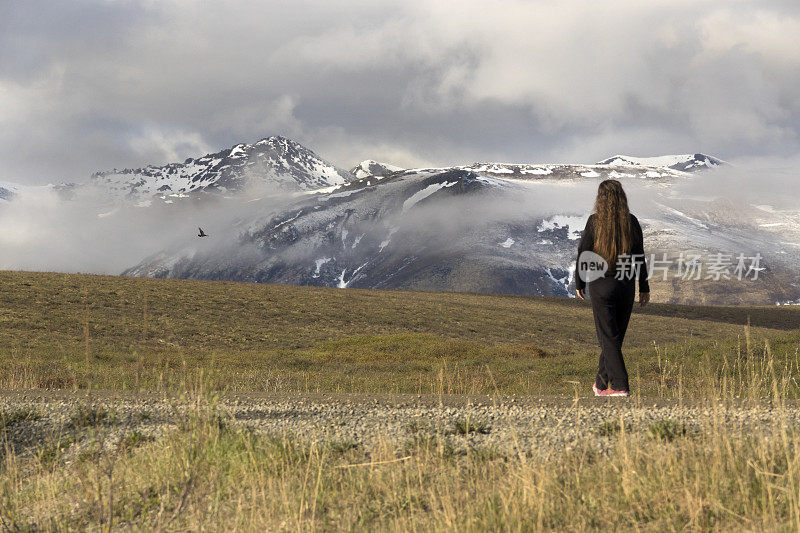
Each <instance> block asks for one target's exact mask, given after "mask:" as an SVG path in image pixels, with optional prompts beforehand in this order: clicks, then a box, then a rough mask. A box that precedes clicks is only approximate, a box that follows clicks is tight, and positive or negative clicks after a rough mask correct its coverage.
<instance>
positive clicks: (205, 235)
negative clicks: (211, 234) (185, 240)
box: [197, 227, 208, 237]
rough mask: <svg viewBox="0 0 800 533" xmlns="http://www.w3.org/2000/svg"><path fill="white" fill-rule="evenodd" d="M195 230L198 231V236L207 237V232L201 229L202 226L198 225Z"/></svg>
mask: <svg viewBox="0 0 800 533" xmlns="http://www.w3.org/2000/svg"><path fill="white" fill-rule="evenodd" d="M197 230H198V231H199V232H200V233H198V234H197V236H198V237H208V234H206V232H204V231H203V228H199V227H198V228H197Z"/></svg>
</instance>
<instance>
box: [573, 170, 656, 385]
mask: <svg viewBox="0 0 800 533" xmlns="http://www.w3.org/2000/svg"><path fill="white" fill-rule="evenodd" d="M595 254H596V255H595ZM575 271H576V273H577V275H576V277H575V288H576V291H577V293H578V297H579V298H580V299H582V300H583V299H584V298H585V292H586V288H587V285H588V293H589V299H590V301H591V303H592V313H593V314H594V325H595V329H596V330H597V339H598V340H599V341H600V350H601V351H600V365H599V369H598V371H597V377H596V378H595V382H594V385H593V386H592V390H593V391H594V394H595V396H627V395H628V392H629V390H630V387H629V386H628V372H627V370H626V369H625V361H624V360H623V359H622V341H623V340H624V338H625V331H626V330H627V329H628V321H629V319H630V317H631V311H632V310H633V300H634V296H635V293H636V280H638V281H639V305H641V306H644V305H647V302H649V301H650V286H649V284H648V281H647V263H646V262H645V259H644V239H643V237H642V227H641V226H640V225H639V221H638V220H637V219H636V217H635V216H633V215H632V214H631V212H630V211H629V210H628V199H627V197H626V196H625V191H624V190H623V189H622V184H621V183H620V182H619V181H617V180H605V181H603V182H602V183H600V187H599V188H598V190H597V199H596V200H595V203H594V213H593V214H592V215H590V216H589V220H587V221H586V228H585V229H584V230H583V235H582V236H581V241H580V244H579V245H578V261H577V263H576V269H575Z"/></svg>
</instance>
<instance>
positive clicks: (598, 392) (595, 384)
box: [592, 383, 605, 396]
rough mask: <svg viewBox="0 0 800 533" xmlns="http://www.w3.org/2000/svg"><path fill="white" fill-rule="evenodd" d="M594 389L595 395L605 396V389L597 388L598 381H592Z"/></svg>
mask: <svg viewBox="0 0 800 533" xmlns="http://www.w3.org/2000/svg"><path fill="white" fill-rule="evenodd" d="M592 391H593V392H594V395H595V396H604V394H603V393H604V392H605V391H604V390H600V389H598V388H597V383H592Z"/></svg>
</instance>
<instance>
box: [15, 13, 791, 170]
mask: <svg viewBox="0 0 800 533" xmlns="http://www.w3.org/2000/svg"><path fill="white" fill-rule="evenodd" d="M11 9H12V11H13V13H12V15H14V16H12V17H11V19H12V20H13V21H14V24H11V23H9V24H7V27H6V28H4V29H3V32H1V33H0V49H2V50H3V51H4V55H3V56H2V57H0V94H1V95H2V97H3V98H2V100H0V160H2V161H3V162H4V169H3V172H5V174H2V175H0V179H2V178H6V179H11V178H13V179H26V180H28V181H31V182H34V181H39V182H42V181H52V180H54V179H59V178H73V179H74V178H80V177H82V176H87V175H88V174H89V173H91V172H92V171H94V170H99V169H104V168H108V167H123V166H141V165H144V164H148V163H165V162H167V160H168V159H170V158H173V157H177V158H178V159H181V158H184V157H186V156H189V155H200V154H199V153H190V152H192V151H193V150H197V151H201V152H202V151H203V150H217V149H221V148H223V147H226V146H230V145H233V144H235V143H237V142H242V141H252V140H255V139H258V138H261V137H263V136H266V135H271V134H284V135H287V136H290V137H293V138H296V139H297V140H298V141H300V142H303V143H306V144H308V145H309V147H311V148H312V149H314V150H316V151H317V152H319V153H320V155H322V156H323V157H327V158H329V159H331V160H333V161H334V162H335V163H337V164H339V165H341V166H349V165H352V164H355V163H356V162H358V161H360V160H361V159H364V158H384V159H389V158H391V157H395V158H396V159H395V160H394V161H392V160H389V161H388V162H394V163H397V164H400V165H403V166H416V165H420V166H424V165H430V164H448V163H455V162H458V161H459V160H464V161H468V162H471V161H475V160H507V161H526V160H527V161H530V160H537V161H544V160H548V159H559V160H564V159H566V158H576V159H579V160H582V161H591V160H594V159H598V158H601V157H604V156H606V155H608V154H609V153H616V152H623V151H625V152H634V153H637V154H641V155H651V154H657V153H666V152H676V151H684V152H685V151H695V150H697V151H707V152H712V153H715V154H717V155H720V156H722V157H725V158H731V157H734V156H736V155H791V154H794V153H797V152H798V151H800V141H799V140H798V133H799V132H800V92H798V91H797V90H796V87H797V86H798V84H800V68H798V67H799V66H800V46H798V38H797V37H796V36H797V35H800V13H798V10H797V9H796V8H793V7H792V5H791V4H788V3H784V4H781V3H778V2H756V1H737V2H725V3H720V2H712V1H702V2H695V1H692V2H690V1H688V0H671V1H653V2H641V1H638V0H636V1H634V0H614V1H608V2H601V3H598V2H590V1H588V0H567V1H563V2H557V3H556V2H545V1H516V0H503V1H498V2H493V3H491V4H488V3H486V2H484V1H477V0H465V1H462V2H458V3H452V2H430V1H423V0H405V1H402V2H363V1H356V0H348V1H342V2H335V3H327V2H320V1H313V0H305V1H298V2H294V3H292V4H286V5H284V6H282V7H281V8H280V9H276V8H275V7H274V5H273V4H270V3H261V4H259V3H255V4H238V3H230V2H215V3H211V4H209V3H202V4H201V3H187V2H180V1H174V2H158V3H145V4H129V3H106V2H99V3H97V4H91V3H87V4H83V3H81V4H72V3H64V4H59V5H56V6H50V7H49V8H48V9H51V10H54V11H53V14H52V18H53V19H54V20H64V21H69V24H61V25H58V26H54V27H49V26H45V27H42V24H41V23H40V22H37V21H38V20H39V19H37V18H36V17H35V16H32V15H30V16H28V15H26V10H31V12H32V13H33V12H35V11H36V10H37V9H41V6H37V5H36V3H35V2H32V3H30V4H29V3H18V4H15V5H14V6H13V7H12V8H11ZM26 21H27V22H26ZM90 28H94V29H95V30H94V31H88V29H90ZM2 67H6V68H2ZM149 158H154V160H150V159H149Z"/></svg>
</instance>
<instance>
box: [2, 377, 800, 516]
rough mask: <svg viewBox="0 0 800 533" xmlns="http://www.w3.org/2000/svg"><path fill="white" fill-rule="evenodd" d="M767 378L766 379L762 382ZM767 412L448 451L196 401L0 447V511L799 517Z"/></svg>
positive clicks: (786, 435) (776, 429)
mask: <svg viewBox="0 0 800 533" xmlns="http://www.w3.org/2000/svg"><path fill="white" fill-rule="evenodd" d="M774 388H775V389H776V390H777V389H778V388H779V387H778V386H776V387H774ZM775 400H776V404H777V409H776V410H775V418H774V420H773V421H771V422H768V423H766V424H764V426H763V427H762V428H761V430H760V431H759V432H755V433H753V434H751V435H742V434H741V433H739V432H732V431H729V430H726V429H725V424H723V423H721V422H722V418H723V410H722V409H713V408H712V409H711V412H710V413H709V414H708V415H707V416H705V417H704V418H703V419H702V420H701V423H700V425H699V426H698V427H697V428H696V429H694V430H693V431H692V432H686V431H683V430H682V429H681V428H680V426H679V425H677V424H674V423H672V422H669V421H664V422H662V423H658V424H654V425H653V427H651V428H649V430H648V431H641V430H639V431H633V430H632V429H631V428H628V427H626V426H625V424H624V423H622V422H621V423H620V424H619V425H617V426H615V428H614V431H612V432H609V433H608V434H607V435H606V436H605V438H607V439H609V440H610V442H611V447H610V450H609V451H607V452H605V453H598V452H597V451H596V448H595V447H594V446H592V442H591V439H592V438H594V437H593V436H587V439H586V441H585V442H584V443H582V444H580V445H578V446H576V447H574V448H571V449H566V450H565V449H552V450H549V452H548V453H541V450H537V449H531V450H521V452H520V453H519V454H516V455H511V456H508V455H502V454H499V453H494V452H492V451H491V450H489V451H486V450H483V451H468V452H466V453H465V454H458V453H453V450H451V449H448V448H447V447H445V446H442V445H441V444H440V443H439V442H438V440H437V439H436V438H435V437H433V438H416V439H413V440H412V441H410V443H409V444H408V445H407V446H404V447H397V446H392V445H389V444H386V443H380V442H379V443H378V445H377V447H376V448H375V449H370V450H364V449H361V448H360V447H358V446H353V445H350V444H348V443H341V442H336V441H325V440H323V441H312V442H309V441H307V440H304V439H303V438H302V437H300V436H293V435H284V436H281V437H268V436H263V435H259V434H255V433H253V432H251V431H249V430H246V429H240V428H233V427H230V426H229V425H227V424H224V423H220V421H219V418H218V417H219V415H218V411H217V410H215V409H214V403H213V400H212V401H211V402H205V401H196V402H194V404H195V408H194V410H193V411H192V412H191V413H190V414H189V416H188V418H187V419H186V423H184V424H181V425H180V426H179V428H178V429H176V430H175V431H174V432H172V433H170V434H168V435H167V436H166V437H164V438H161V439H156V440H153V439H148V438H143V437H141V436H136V435H133V434H132V435H130V436H128V437H127V438H125V439H123V440H122V441H120V442H119V443H117V444H111V445H109V443H108V442H106V441H105V438H106V437H105V436H104V434H103V432H102V431H103V430H102V426H101V429H99V430H98V431H97V432H96V433H93V436H92V437H91V438H90V439H89V441H88V442H89V444H88V446H86V447H85V448H84V451H83V452H82V453H81V454H80V455H79V456H78V457H77V458H72V459H71V460H70V461H66V460H64V459H63V457H62V454H63V451H64V450H65V449H66V448H68V447H69V446H70V444H71V443H70V442H69V441H67V442H62V441H59V442H57V443H56V445H54V446H56V447H55V448H52V446H51V448H52V449H48V450H47V451H46V452H43V453H41V454H39V455H38V456H37V455H33V456H30V455H29V456H14V455H9V456H8V457H7V459H6V461H5V462H4V463H3V464H2V467H1V468H2V470H1V471H0V523H1V524H2V525H3V527H5V528H7V529H11V530H16V529H22V530H27V529H30V530H42V529H45V530H67V529H84V528H91V529H105V528H111V527H117V528H133V529H136V530H139V529H147V530H187V529H212V530H269V531H298V530H299V531H312V530H323V531H324V530H344V531H352V530H357V531H373V530H396V531H408V530H425V531H428V530H443V531H444V530H447V531H507V530H513V531H533V530H577V531H581V530H599V529H614V530H617V529H619V528H636V529H642V530H647V531H664V530H684V529H688V530H712V529H713V530H731V529H737V530H739V529H744V530H796V529H797V528H798V527H800V453H799V452H800V432H799V431H798V428H796V427H793V426H791V425H789V424H787V423H786V420H785V418H784V414H785V411H784V407H782V405H781V401H780V398H776V399H775Z"/></svg>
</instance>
